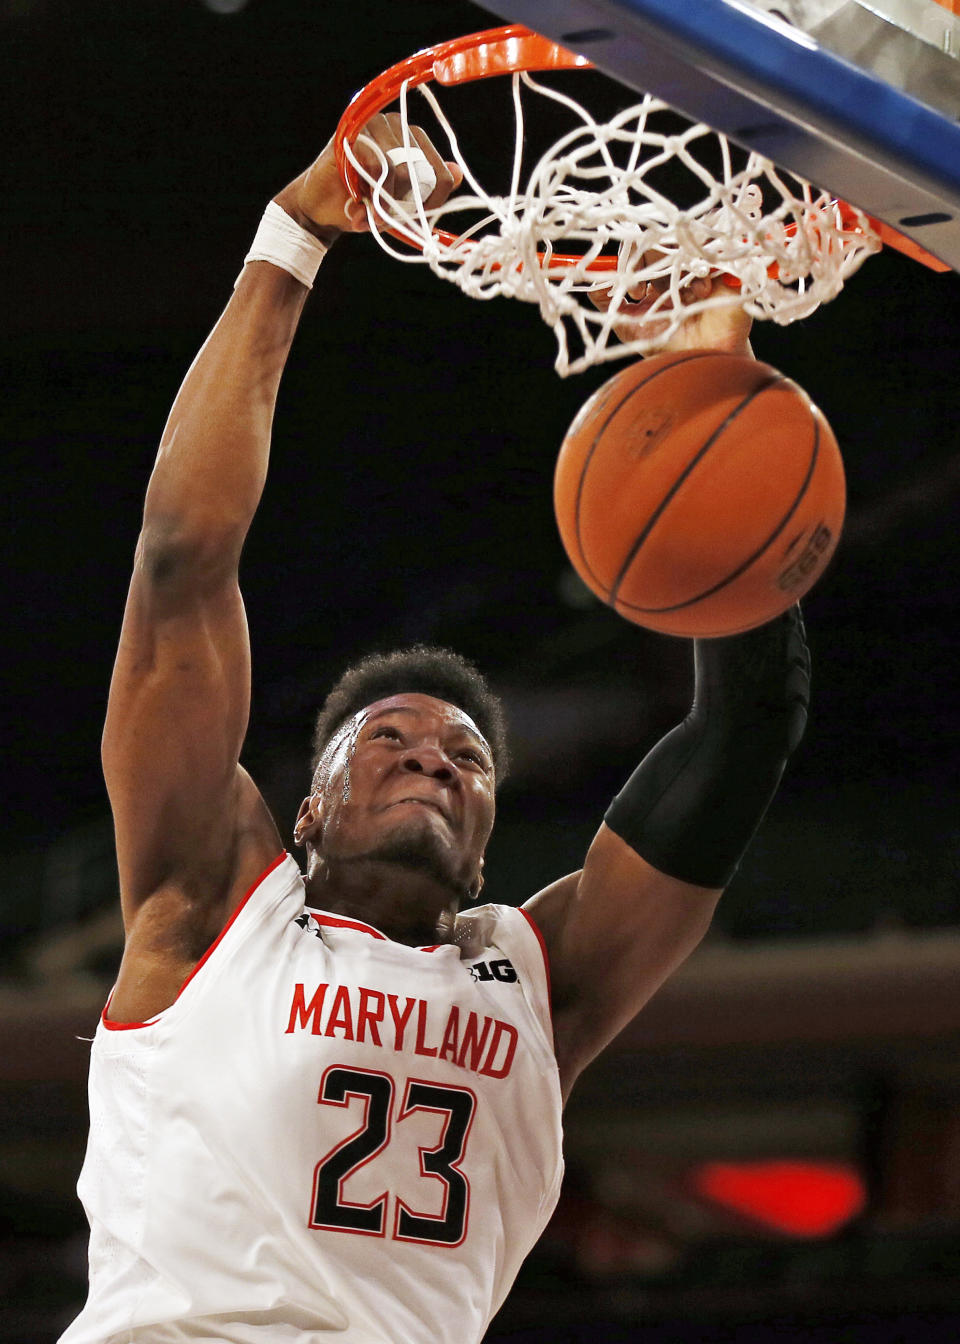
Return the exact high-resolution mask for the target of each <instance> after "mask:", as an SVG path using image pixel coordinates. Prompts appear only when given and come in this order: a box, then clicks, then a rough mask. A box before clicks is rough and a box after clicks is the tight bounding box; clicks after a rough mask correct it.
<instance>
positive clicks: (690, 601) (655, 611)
mask: <svg viewBox="0 0 960 1344" xmlns="http://www.w3.org/2000/svg"><path fill="white" fill-rule="evenodd" d="M819 456H820V422H819V421H818V420H817V419H816V418H814V421H813V451H812V452H811V454H810V464H809V466H808V467H807V474H806V476H805V477H804V478H803V481H802V483H801V485H800V489H799V490H798V491H797V494H796V496H795V497H794V500H793V503H792V504H791V505H790V507H789V509H788V510H787V512H786V513H785V514H784V515H783V517H782V518H781V519H780V522H779V523H778V524H777V526H776V527H775V528H774V530H773V531H772V532H771V533H770V535H769V537H767V539H766V540H765V541H764V542H763V544H762V545H761V546H759V547H758V548H757V550H755V551H754V552H753V554H752V555H751V556H748V557H747V559H746V560H744V561H743V562H742V564H740V565H738V566H737V568H736V569H735V570H733V571H732V572H731V573H730V574H728V575H727V576H726V578H724V579H721V580H720V582H719V583H715V584H714V585H713V587H712V588H707V589H706V590H705V591H704V592H702V593H697V595H696V596H695V597H688V598H687V599H686V600H685V601H684V602H676V603H674V604H673V606H670V607H639V606H637V605H636V604H635V603H633V602H621V603H620V606H621V607H626V608H629V610H630V611H636V612H641V613H643V614H646V615H650V616H655V615H661V614H664V615H665V614H666V613H668V612H671V611H682V610H683V608H684V607H690V606H693V605H694V604H695V603H697V602H702V601H703V599H704V598H705V597H712V596H713V594H714V593H719V592H720V590H721V589H722V588H726V586H727V584H728V583H733V581H734V580H735V579H738V578H739V577H740V575H741V574H743V573H745V571H746V570H748V569H749V568H750V566H751V565H752V564H753V563H754V562H755V561H756V560H759V558H760V556H761V555H763V554H764V552H765V551H767V550H768V548H769V547H770V546H772V545H773V543H774V542H775V541H776V539H777V537H778V536H779V535H780V533H781V532H782V531H783V529H784V528H785V527H786V526H787V524H788V523H789V522H790V519H791V518H792V517H793V515H794V514H795V513H796V511H797V509H798V508H799V507H800V504H801V502H802V500H803V497H804V495H805V494H806V493H807V488H808V487H809V485H810V481H811V478H812V476H813V473H814V469H815V468H816V465H817V458H818V457H819Z"/></svg>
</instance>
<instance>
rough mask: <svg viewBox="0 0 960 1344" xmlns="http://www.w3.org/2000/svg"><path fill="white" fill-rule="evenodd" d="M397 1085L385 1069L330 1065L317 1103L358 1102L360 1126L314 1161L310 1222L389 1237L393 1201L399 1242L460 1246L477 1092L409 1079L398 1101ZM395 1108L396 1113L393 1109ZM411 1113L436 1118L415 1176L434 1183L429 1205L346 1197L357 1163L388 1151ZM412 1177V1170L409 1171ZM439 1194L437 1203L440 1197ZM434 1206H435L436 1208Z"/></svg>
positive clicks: (385, 1196)
mask: <svg viewBox="0 0 960 1344" xmlns="http://www.w3.org/2000/svg"><path fill="white" fill-rule="evenodd" d="M397 1095H398V1088H397V1086H396V1084H395V1083H394V1080H393V1078H391V1077H390V1075H389V1074H386V1073H379V1072H376V1071H374V1070H371V1069H355V1068H345V1067H340V1066H338V1065H333V1066H331V1067H330V1068H329V1069H327V1070H326V1072H325V1073H324V1075H323V1078H322V1079H321V1082H320V1090H319V1093H318V1096H317V1103H318V1105H320V1106H324V1107H326V1106H330V1107H342V1108H353V1107H355V1106H356V1103H357V1102H359V1103H360V1104H361V1106H362V1121H361V1124H360V1127H359V1128H358V1129H355V1130H354V1131H353V1132H352V1133H350V1134H349V1135H347V1137H346V1138H345V1139H343V1140H342V1141H341V1142H340V1143H338V1144H337V1145H336V1147H334V1148H332V1149H331V1150H330V1152H328V1153H327V1154H326V1156H325V1157H323V1158H321V1160H320V1161H319V1162H318V1163H317V1166H316V1169H315V1171H314V1178H313V1199H312V1210H311V1218H310V1226H311V1227H315V1228H324V1229H327V1230H330V1231H336V1232H354V1233H359V1234H360V1235H365V1236H371V1237H382V1236H384V1235H386V1230H387V1227H388V1217H389V1206H390V1205H391V1204H392V1205H393V1219H392V1228H391V1232H390V1235H391V1236H392V1237H393V1238H394V1239H395V1240H397V1241H414V1242H421V1243H426V1244H428V1245H433V1246H459V1245H460V1243H461V1242H462V1241H463V1239H464V1237H465V1236H466V1234H467V1219H468V1215H469V1210H470V1183H469V1181H468V1180H467V1178H466V1176H465V1175H464V1174H463V1172H462V1171H461V1170H460V1163H461V1162H462V1161H463V1159H464V1157H465V1155H466V1149H467V1140H468V1139H469V1136H470V1126H471V1124H472V1122H473V1116H474V1111H475V1109H476V1103H477V1099H476V1096H475V1095H474V1093H473V1092H472V1091H470V1089H469V1088H466V1087H450V1086H448V1085H446V1084H443V1083H432V1082H426V1081H425V1080H423V1079H419V1078H409V1079H407V1081H406V1084H405V1086H404V1088H403V1092H402V1095H401V1096H400V1099H399V1105H397ZM395 1111H396V1113H394V1112H395ZM416 1112H428V1113H431V1114H434V1115H435V1116H436V1117H437V1135H436V1143H435V1146H434V1147H423V1146H422V1147H420V1149H419V1173H418V1174H419V1176H420V1177H421V1178H423V1179H424V1180H428V1181H430V1182H431V1185H432V1183H433V1182H439V1186H436V1185H432V1189H431V1191H430V1193H429V1195H428V1194H426V1193H425V1202H428V1203H429V1206H432V1207H428V1208H427V1209H426V1210H424V1209H414V1208H411V1207H409V1205H407V1204H406V1203H405V1202H404V1201H403V1199H401V1197H400V1196H399V1195H398V1194H396V1193H395V1192H392V1191H390V1190H384V1191H383V1192H382V1193H381V1194H379V1195H377V1196H376V1197H375V1198H374V1199H372V1200H370V1201H369V1202H367V1203H360V1202H357V1201H354V1200H351V1199H349V1198H347V1193H346V1186H347V1182H348V1181H349V1180H350V1178H351V1176H355V1175H356V1174H357V1173H358V1172H359V1171H360V1169H361V1168H362V1167H365V1166H366V1165H367V1164H368V1163H371V1162H374V1161H375V1159H376V1158H377V1157H378V1156H379V1155H380V1154H386V1153H387V1152H388V1150H389V1149H390V1145H391V1142H392V1141H393V1139H394V1137H395V1128H396V1129H399V1127H400V1126H402V1125H403V1123H404V1121H405V1120H408V1119H409V1118H410V1117H411V1116H412V1115H414V1113H416ZM413 1174H414V1175H416V1174H417V1173H413ZM438 1194H439V1196H440V1198H439V1200H438V1198H437V1196H438ZM438 1203H439V1206H440V1207H439V1210H437V1211H433V1210H436V1207H437V1204H438Z"/></svg>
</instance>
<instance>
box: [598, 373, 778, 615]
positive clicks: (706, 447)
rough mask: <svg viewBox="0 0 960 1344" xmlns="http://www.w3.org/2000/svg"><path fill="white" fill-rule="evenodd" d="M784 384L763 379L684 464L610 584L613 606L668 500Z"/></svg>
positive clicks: (694, 599) (682, 604) (684, 604)
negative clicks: (758, 401) (763, 396)
mask: <svg viewBox="0 0 960 1344" xmlns="http://www.w3.org/2000/svg"><path fill="white" fill-rule="evenodd" d="M785 381H786V379H785V378H784V376H783V374H782V373H777V374H773V375H772V376H771V377H770V378H766V379H765V380H764V381H763V382H762V383H760V384H759V385H758V386H757V387H755V388H754V389H753V390H752V391H751V392H750V393H749V395H748V396H746V397H744V399H743V401H741V402H740V403H739V405H737V406H735V407H734V408H733V410H732V411H731V412H730V414H729V415H728V416H727V418H726V419H725V420H724V421H723V423H722V424H720V425H718V426H717V427H716V429H715V430H714V431H713V433H712V434H711V435H710V437H709V438H708V439H707V440H706V442H705V443H704V444H703V446H702V447H701V448H700V450H699V451H698V452H697V454H696V455H695V456H694V457H693V458H691V460H690V461H689V462H688V463H687V465H686V467H684V469H683V471H682V472H681V473H680V475H679V476H678V477H677V479H676V480H675V481H674V483H673V485H672V486H671V487H670V489H669V490H668V491H667V493H666V494H665V495H664V497H663V499H662V500H661V501H660V503H659V504H658V505H657V507H656V509H655V510H654V511H653V513H652V514H651V516H650V518H649V519H648V521H647V523H646V525H645V526H644V528H643V530H642V531H641V533H640V535H639V536H638V537H637V538H636V540H635V541H634V543H633V546H632V547H631V549H630V550H629V551H628V552H627V556H626V558H625V560H624V562H623V564H622V565H621V566H620V572H619V573H618V574H617V577H616V578H615V579H614V581H613V583H612V584H611V587H610V598H609V600H610V602H611V603H613V604H615V603H616V602H617V592H618V590H619V588H620V585H621V584H622V583H623V581H624V579H625V578H626V576H627V573H628V571H629V569H630V566H631V565H632V564H633V562H634V560H636V558H637V556H638V555H639V554H640V548H641V547H642V546H643V544H644V542H645V541H646V540H647V538H648V537H649V536H650V533H651V532H652V531H653V529H654V527H655V526H656V525H657V523H658V522H659V520H660V518H661V517H662V516H663V513H664V510H665V509H666V507H667V505H668V504H669V503H670V502H671V500H672V499H673V498H674V496H675V495H676V493H677V491H678V490H679V489H680V487H681V486H682V485H683V483H684V481H686V480H687V479H688V477H689V476H690V474H691V472H693V471H694V470H695V469H696V467H697V466H698V465H699V463H700V462H702V461H703V459H704V458H705V457H706V455H707V453H708V452H709V451H710V449H711V448H712V447H713V446H714V444H715V443H716V442H717V440H718V439H719V437H720V435H721V434H723V433H724V432H725V431H726V430H727V429H728V428H729V427H730V425H732V424H733V422H734V420H736V418H737V416H738V415H739V414H740V413H741V411H745V410H746V408H747V407H748V406H749V405H750V403H751V402H752V401H753V400H754V398H755V397H758V396H759V395H760V393H761V392H766V391H767V389H768V388H770V387H773V386H774V385H775V384H776V383H780V382H785ZM794 507H796V506H794ZM721 586H722V585H721ZM697 600H698V599H696V598H692V599H691V601H697ZM623 605H624V606H629V607H631V610H634V609H635V610H638V611H646V610H648V608H645V607H638V608H633V606H632V604H631V603H628V602H625V603H623ZM679 605H680V606H686V605H687V603H686V602H681V603H680V604H679ZM672 609H673V608H668V610H672ZM649 610H654V608H649Z"/></svg>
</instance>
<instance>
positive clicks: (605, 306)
mask: <svg viewBox="0 0 960 1344" xmlns="http://www.w3.org/2000/svg"><path fill="white" fill-rule="evenodd" d="M664 284H665V282H659V281H650V282H647V283H644V284H642V285H640V286H638V287H637V289H634V290H631V291H630V292H629V294H628V297H627V299H626V300H625V301H624V302H623V303H621V304H620V307H619V309H618V310H617V317H616V319H615V321H614V327H613V329H614V331H615V333H616V335H617V336H618V337H619V338H620V340H621V341H634V340H639V339H641V338H643V339H652V340H654V342H655V344H654V346H653V347H652V348H651V349H650V350H648V351H646V354H648V355H652V354H662V353H664V352H665V351H675V350H723V351H725V352H727V353H728V354H734V355H750V356H752V355H753V351H752V349H751V348H750V329H751V327H752V326H753V319H752V318H751V317H748V316H747V314H746V313H745V312H744V311H743V308H742V307H741V306H740V304H738V303H736V302H733V303H725V304H722V305H718V306H716V307H713V308H705V309H703V310H702V311H701V312H699V313H692V314H691V315H690V316H689V317H688V318H687V319H686V320H685V321H684V322H683V323H682V324H681V326H680V327H679V329H678V330H677V331H675V332H673V334H672V335H670V336H667V334H666V333H667V331H668V330H669V327H670V325H671V321H670V316H669V312H664V310H663V308H660V309H658V311H657V312H656V313H655V314H654V316H653V317H651V316H650V310H651V309H652V308H653V305H654V304H655V303H656V301H657V299H658V298H660V295H661V293H662V291H663V287H664ZM715 294H717V295H720V296H721V297H723V296H725V294H729V296H730V297H731V298H734V296H735V291H732V290H730V289H729V287H728V286H727V285H726V283H725V281H724V280H723V277H722V276H719V275H715V276H707V277H705V278H703V279H694V280H691V281H690V284H689V285H687V287H686V288H685V289H684V291H683V298H684V301H685V302H687V303H692V302H695V301H697V300H700V299H706V298H711V297H712V296H713V295H715ZM612 295H613V291H612V290H610V289H601V290H596V291H594V293H592V294H591V295H590V298H591V301H592V303H593V305H594V307H595V308H599V310H600V311H601V312H603V313H606V312H609V310H610V304H611V302H612ZM661 334H662V335H663V340H662V342H661V341H658V340H657V338H658V336H660V335H661Z"/></svg>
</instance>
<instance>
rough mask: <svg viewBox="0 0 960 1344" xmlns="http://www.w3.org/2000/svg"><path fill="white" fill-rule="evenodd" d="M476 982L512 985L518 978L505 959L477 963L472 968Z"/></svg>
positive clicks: (471, 971)
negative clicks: (495, 982)
mask: <svg viewBox="0 0 960 1344" xmlns="http://www.w3.org/2000/svg"><path fill="white" fill-rule="evenodd" d="M470 974H471V975H472V976H473V978H474V980H488V981H489V980H499V981H500V983H501V984H504V985H512V984H513V983H514V982H515V981H516V978H517V973H516V971H515V970H514V969H513V966H512V965H511V964H510V962H509V961H507V959H506V958H505V957H502V958H500V960H498V961H489V962H488V961H475V962H474V963H473V965H472V966H471V967H470Z"/></svg>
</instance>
